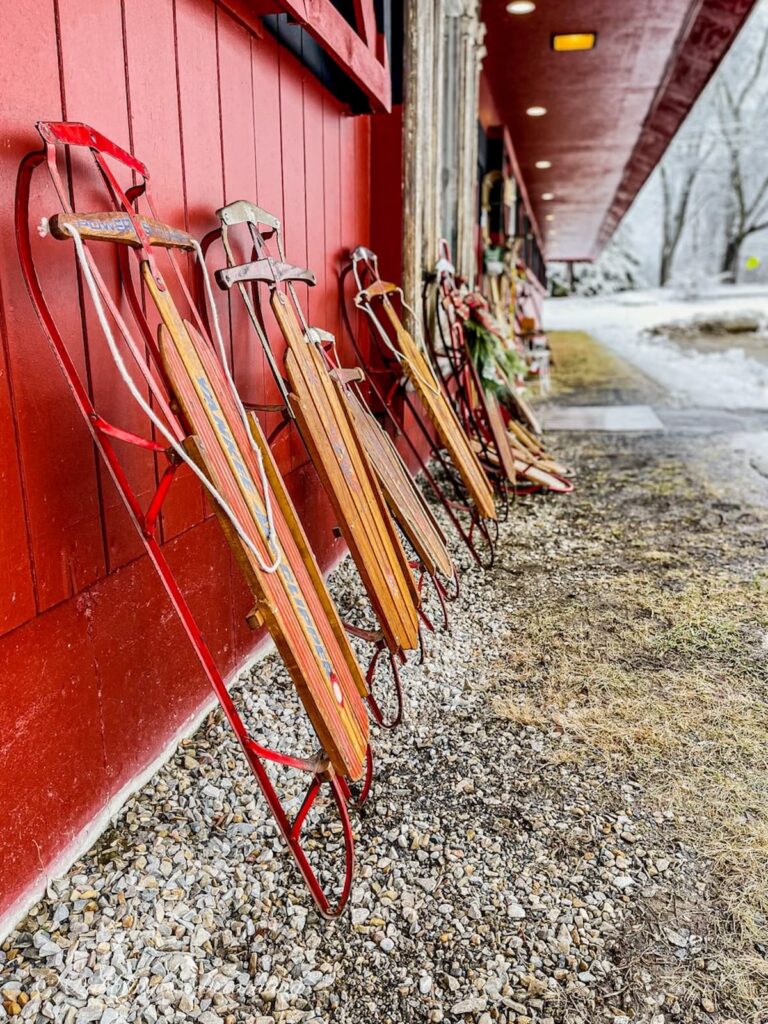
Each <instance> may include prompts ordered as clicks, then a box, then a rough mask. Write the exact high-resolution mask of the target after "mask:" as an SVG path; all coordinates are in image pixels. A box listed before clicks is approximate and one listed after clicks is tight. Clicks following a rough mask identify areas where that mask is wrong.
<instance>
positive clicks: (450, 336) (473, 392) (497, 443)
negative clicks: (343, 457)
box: [425, 240, 516, 495]
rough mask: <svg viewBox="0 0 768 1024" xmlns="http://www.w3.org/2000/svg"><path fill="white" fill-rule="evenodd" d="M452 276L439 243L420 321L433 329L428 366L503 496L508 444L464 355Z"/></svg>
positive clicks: (509, 466) (497, 412)
mask: <svg viewBox="0 0 768 1024" xmlns="http://www.w3.org/2000/svg"><path fill="white" fill-rule="evenodd" d="M455 275H456V272H455V269H454V266H453V263H452V262H451V254H450V251H449V249H448V244H447V242H445V240H441V242H440V256H439V259H438V261H437V264H436V267H435V308H434V315H433V316H431V315H429V314H428V315H427V316H426V317H425V320H426V322H427V323H428V324H429V323H431V322H433V323H434V328H433V329H431V330H428V331H427V339H428V342H429V344H430V349H431V353H432V361H433V363H434V365H435V366H437V367H439V368H441V370H442V376H443V381H444V383H445V390H446V392H447V393H448V394H449V395H450V396H451V398H452V400H453V405H454V409H455V410H456V414H457V416H458V417H459V419H460V420H461V422H462V423H463V425H464V429H465V431H466V432H467V435H468V436H469V437H470V438H472V439H473V440H474V441H475V448H476V451H477V452H478V454H479V455H480V458H481V459H482V460H483V462H484V464H485V465H486V466H487V467H490V468H491V476H492V478H493V479H494V480H495V481H496V485H497V488H498V490H499V492H500V493H501V494H502V495H506V491H507V486H508V485H510V486H512V487H514V486H515V482H516V472H515V465H514V460H513V457H512V451H511V449H510V446H509V438H508V436H507V432H506V429H505V426H504V417H503V416H502V412H501V408H500V406H499V403H498V400H497V399H496V397H495V395H493V394H490V393H489V392H487V391H486V390H485V389H484V388H483V383H482V381H481V379H480V374H479V372H478V368H477V365H476V364H475V361H474V360H473V358H472V354H471V352H470V349H469V344H468V342H467V339H466V336H465V332H464V319H465V317H464V316H462V311H461V303H460V296H459V290H458V286H457V283H456V276H455ZM426 294H427V292H426V291H425V295H426Z"/></svg>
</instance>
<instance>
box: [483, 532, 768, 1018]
mask: <svg viewBox="0 0 768 1024" xmlns="http://www.w3.org/2000/svg"><path fill="white" fill-rule="evenodd" d="M649 554H650V553H649ZM662 554H665V555H666V554H667V553H666V552H663V553H662ZM647 561H650V562H652V561H653V559H650V558H648V559H647ZM653 571H654V567H649V571H647V572H646V571H644V570H641V571H639V572H636V573H626V574H618V575H615V574H611V575H608V574H605V573H599V574H597V575H596V576H595V577H593V578H592V579H591V580H590V581H589V582H588V583H582V584H581V587H580V592H574V591H573V590H571V592H570V593H569V594H568V595H567V596H563V595H562V593H561V594H559V595H558V594H554V595H553V596H552V597H551V599H548V598H547V597H545V599H544V603H541V604H540V605H539V606H538V607H537V608H534V609H533V610H532V611H531V614H530V616H529V617H528V619H527V621H526V622H525V624H524V626H523V625H521V626H520V627H519V628H518V632H516V633H515V634H513V636H512V638H511V641H512V642H511V652H510V656H509V662H508V664H509V667H510V668H511V671H512V673H513V676H514V683H515V685H513V686H512V687H511V688H510V692H511V695H510V696H508V697H506V698H504V699H503V700H501V701H500V702H499V711H500V713H501V714H502V715H503V716H505V717H507V718H510V719H512V720H514V721H516V722H519V723H520V724H521V725H538V726H540V727H542V728H545V729H553V728H554V729H557V730H559V731H563V732H565V733H567V734H568V735H569V736H570V737H571V738H572V739H573V740H574V741H575V742H574V743H573V744H571V745H570V746H568V745H566V746H565V747H564V748H562V749H561V752H560V753H559V755H558V756H559V757H561V758H562V757H569V758H572V759H574V760H575V759H579V758H581V757H583V748H580V744H587V745H589V747H590V749H591V750H592V751H593V752H594V754H596V755H597V756H600V757H603V758H605V759H606V762H607V767H609V768H610V769H611V770H614V771H619V772H623V773H627V774H629V775H631V776H634V777H635V778H637V779H638V780H639V781H641V782H642V783H643V785H644V786H645V788H646V792H647V794H648V796H649V798H650V799H651V800H653V801H655V802H657V803H658V805H659V807H661V808H664V809H671V810H672V811H674V813H675V819H676V822H677V827H679V829H680V830H681V837H682V838H684V839H686V840H687V841H689V842H690V844H691V845H692V846H694V847H695V848H696V849H697V850H698V851H699V852H700V853H701V854H702V855H703V856H704V857H705V858H707V859H708V860H709V861H711V863H712V865H713V869H714V877H715V879H716V881H717V887H718V892H717V897H718V900H719V902H720V904H721V906H722V908H723V911H724V913H723V915H722V918H721V928H720V932H719V934H718V935H717V936H716V937H715V938H714V942H715V948H716V949H719V953H718V954H716V955H718V956H719V957H720V958H721V959H722V969H721V971H719V972H718V973H719V984H720V987H721V991H722V994H723V996H724V997H726V1001H727V1002H728V1003H730V1004H731V1005H734V1006H736V1007H738V1008H740V1011H741V1012H743V1013H744V1019H745V1020H747V1019H751V1020H754V1021H760V1022H762V1024H764V1022H765V1021H766V1020H768V960H766V958H765V953H766V951H768V649H767V647H766V635H767V634H766V629H768V580H767V579H766V576H764V575H758V576H756V577H754V578H753V579H743V578H739V577H736V576H735V575H731V574H728V573H722V574H717V575H711V576H708V577H702V576H700V575H699V574H698V573H694V572H691V571H687V572H685V571H683V570H681V569H671V570H669V571H668V572H666V573H665V574H664V575H663V579H662V581H661V582H660V580H659V579H658V577H657V576H654V575H652V573H653ZM520 688H522V690H521V689H520ZM521 693H524V694H525V695H521Z"/></svg>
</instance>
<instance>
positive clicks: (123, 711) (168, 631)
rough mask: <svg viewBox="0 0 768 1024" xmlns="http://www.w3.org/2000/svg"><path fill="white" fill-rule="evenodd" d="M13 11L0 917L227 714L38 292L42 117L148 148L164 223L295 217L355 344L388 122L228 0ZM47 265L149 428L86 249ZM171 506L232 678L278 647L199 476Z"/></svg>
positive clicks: (3, 40) (82, 202) (115, 406)
mask: <svg viewBox="0 0 768 1024" xmlns="http://www.w3.org/2000/svg"><path fill="white" fill-rule="evenodd" d="M0 9H1V10H2V23H3V31H2V33H0V94H2V97H3V100H2V104H0V127H1V128H2V137H3V142H4V145H3V148H2V152H0V217H1V218H2V222H1V223H0V334H1V335H2V363H0V476H1V478H2V494H3V526H2V530H1V531H0V569H1V570H2V574H3V580H4V586H3V588H2V591H1V592H0V661H1V663H2V665H3V677H4V684H3V687H2V690H0V719H1V720H2V722H3V727H2V729H0V806H2V808H3V820H4V822H5V825H6V827H4V828H3V829H1V830H0V879H1V880H2V882H1V883H0V922H1V921H2V917H3V915H6V917H7V916H8V915H9V914H10V913H12V909H13V908H14V906H19V905H21V904H23V902H24V901H25V899H26V898H28V896H29V894H30V893H31V892H32V891H33V890H34V889H35V887H36V886H37V885H39V883H40V882H41V880H42V879H43V878H44V876H45V874H46V872H47V871H48V869H49V868H50V867H51V865H52V864H54V863H55V862H56V861H57V859H61V858H62V857H66V855H67V851H69V850H74V849H75V848H76V846H77V845H78V843H79V842H81V841H82V837H83V834H84V833H83V830H84V829H86V827H87V826H88V824H89V822H92V821H93V820H94V818H96V817H97V816H98V814H99V812H100V811H101V810H102V809H103V808H105V807H106V806H107V804H108V803H109V801H110V800H111V799H113V798H114V797H115V795H116V794H118V793H120V791H121V790H124V789H125V787H126V786H128V785H129V784H130V783H131V780H133V779H134V778H135V777H136V776H137V775H138V774H140V773H141V771H142V770H143V769H144V768H146V766H147V765H149V764H150V763H151V762H152V761H153V760H154V759H155V758H156V757H157V756H158V755H159V754H160V753H161V752H162V751H163V750H164V749H165V748H166V746H167V744H168V743H169V741H170V740H171V738H172V737H173V736H174V735H176V734H177V733H178V732H179V730H181V729H182V728H183V727H184V724H185V723H188V722H189V720H190V717H191V716H193V715H194V713H195V712H196V711H198V710H199V709H200V708H201V706H202V705H203V704H204V702H205V701H206V699H207V697H208V688H207V686H206V684H205V682H204V681H203V678H202V674H201V672H200V670H199V669H198V666H197V663H196V661H195V659H194V658H193V656H192V653H191V650H190V648H189V646H188V644H187V643H186V640H185V637H184V635H183V633H182V630H181V628H180V626H179V625H178V623H177V622H176V620H175V618H174V617H173V615H172V614H171V611H170V606H169V604H168V602H167V600H166V598H165V596H164V592H163V591H162V589H161V587H160V585H159V583H158V581H157V579H156V577H155V575H154V572H153V571H152V569H151V567H150V565H149V564H148V562H147V560H146V559H145V558H144V557H143V556H142V555H141V554H140V551H141V546H140V544H139V541H138V538H137V537H136V536H135V534H134V532H133V529H132V527H131V525H130V523H129V520H128V517H127V515H126V514H125V513H124V511H123V508H122V505H121V504H120V501H119V499H118V498H117V495H116V494H115V492H114V490H113V488H112V485H111V482H110V480H109V478H108V476H107V474H106V473H105V472H104V471H103V467H102V466H101V465H100V464H99V463H98V461H97V459H96V457H95V453H94V449H93V446H92V444H91V441H90V439H89V435H88V433H87V431H86V429H85V427H84V425H83V424H82V422H81V421H80V419H79V414H78V413H77V411H76V409H75V405H74V402H73V401H72V399H71V397H70V395H69V392H68V390H67V387H66V384H65V382H64V379H63V377H62V375H61V373H60V371H59V369H58V366H57V365H56V364H55V363H54V359H53V356H52V354H51V353H50V351H49V349H48V346H47V342H46V340H45V339H44V337H43V335H42V332H41V330H40V329H39V327H38V323H37V320H36V318H35V315H34V313H33V310H32V306H31V304H30V302H29V299H28V297H27V294H26V291H25V288H24V285H23V282H22V279H21V274H20V272H19V266H18V258H17V254H16V247H15V241H14V231H13V219H12V218H13V193H14V186H15V177H16V171H17V168H18V164H19V161H20V159H21V157H22V156H23V155H24V154H25V153H26V152H28V151H29V150H30V149H32V148H37V147H38V145H39V139H38V137H37V135H36V133H35V131H34V123H35V121H36V120H38V119H48V120H57V119H68V120H78V121H85V122H86V123H90V124H92V125H93V126H94V127H96V128H98V129H99V130H100V131H102V132H103V133H104V134H106V135H107V136H110V137H111V138H112V139H114V140H115V141H116V142H117V143H119V144H120V145H122V146H124V147H126V148H128V149H131V150H133V151H134V152H135V153H136V155H137V156H138V157H139V158H140V159H141V160H143V161H144V162H145V163H146V164H147V165H148V167H149V169H150V172H151V174H152V184H153V189H154V194H155V199H156V202H157V205H158V207H159V210H160V211H161V216H162V217H163V219H165V220H167V221H168V222H170V223H173V224H178V225H180V226H185V227H186V228H187V229H188V230H190V231H191V232H193V233H194V234H195V235H196V236H198V237H201V236H202V235H203V234H205V233H206V232H207V231H208V230H210V229H211V228H212V227H214V226H215V219H214V217H213V211H214V210H215V209H216V208H217V207H219V206H220V205H222V203H224V202H229V201H231V200H234V199H240V198H253V199H254V200H256V201H257V202H258V203H259V204H260V205H262V206H264V207H266V208H267V209H269V210H272V211H274V212H276V213H278V215H281V216H282V217H283V219H284V226H285V235H286V243H287V253H288V258H289V259H290V260H291V262H294V263H299V264H304V263H306V264H308V265H309V266H310V267H312V268H313V269H314V270H315V272H316V274H317V278H318V284H317V287H316V288H315V289H314V290H313V291H312V293H311V296H310V298H309V311H310V316H311V319H312V320H313V321H314V322H315V323H318V324H322V325H323V326H325V327H327V328H329V329H331V330H333V331H337V332H339V333H341V332H340V323H339V296H338V286H337V275H338V270H339V265H340V261H341V258H342V255H343V253H344V252H345V251H346V250H348V249H349V248H350V247H352V246H354V245H356V244H358V243H363V244H370V237H369V234H370V232H369V222H370V209H369V195H370V189H369V185H370V124H369V118H367V117H350V116H347V114H346V113H345V111H344V109H343V108H342V106H341V105H340V104H339V103H338V102H337V101H336V100H335V99H334V98H333V97H332V96H331V95H330V94H329V93H328V92H327V91H326V90H325V89H324V88H323V87H322V86H321V85H320V84H319V83H318V82H317V81H316V80H315V79H314V78H313V77H312V76H311V75H310V74H309V73H308V72H306V71H305V69H303V68H302V66H301V65H300V64H299V63H298V62H297V61H296V60H295V59H294V58H293V57H292V56H291V55H289V54H288V53H286V52H285V51H284V50H283V49H282V48H280V47H279V46H278V44H277V43H276V41H275V40H274V39H273V38H272V37H271V36H270V35H269V34H267V33H263V32H262V31H261V29H260V27H259V23H258V21H254V23H253V25H247V24H244V23H243V22H242V21H239V20H237V19H236V18H235V17H234V16H233V15H232V14H231V13H230V12H229V11H228V10H227V8H226V7H225V6H224V5H223V4H218V3H214V2H212V0H130V2H127V0H123V2H121V0H101V2H99V3H96V4H94V3H88V2H85V0H56V2H54V0H31V2H29V3H25V4H13V3H10V2H9V0H4V2H3V3H2V6H1V8H0ZM76 166H79V165H76ZM74 191H75V200H76V203H77V204H78V205H79V206H80V208H81V209H82V208H85V209H87V208H89V207H90V208H93V204H95V203H98V205H99V206H101V207H103V206H104V200H103V197H99V195H98V194H97V193H96V191H95V189H92V186H91V184H90V183H89V182H88V181H86V180H85V179H84V178H82V177H80V176H79V175H78V176H76V181H75V184H74ZM33 203H34V209H33V216H34V217H35V218H37V217H40V216H43V215H46V214H50V213H53V212H56V209H57V205H56V200H55V197H54V195H53V191H52V189H51V187H50V185H49V184H48V183H47V182H46V181H44V179H43V176H42V175H41V176H40V177H39V178H38V185H37V187H36V188H35V190H34V200H33ZM38 255H39V257H40V258H41V259H42V260H43V261H44V262H43V267H44V275H43V276H44V281H45V285H46V288H47V291H48V292H49V294H51V295H55V302H54V306H55V308H56V309H57V311H58V314H59V320H60V323H61V324H63V325H64V327H65V330H66V337H67V340H68V343H69V344H70V351H71V352H72V354H73V356H74V358H75V360H76V362H77V364H78V366H79V367H80V368H81V369H82V370H83V372H84V373H86V372H87V375H88V377H89V380H90V386H91V389H92V393H93V395H94V396H95V398H96V399H97V402H98V403H101V404H102V406H103V407H104V409H105V411H106V412H108V414H109V415H110V416H111V417H113V418H114V419H115V420H116V421H117V422H118V423H119V424H120V425H122V426H126V427H128V428H135V429H139V430H143V427H144V425H143V424H142V423H141V414H140V413H139V412H138V410H137V409H136V408H135V407H133V406H132V404H131V399H130V398H129V397H128V396H127V394H126V393H125V389H124V388H123V387H122V385H118V384H117V383H116V375H115V371H114V368H113V367H112V366H111V364H110V360H109V357H108V355H107V354H106V349H105V346H104V344H103V339H102V338H101V336H100V334H99V331H98V327H97V324H96V322H95V318H94V317H93V315H92V311H91V310H88V309H86V313H85V315H84V316H83V315H82V314H81V310H80V307H79V305H78V301H77V277H76V269H75V264H74V260H73V254H72V251H71V248H70V247H69V246H65V245H61V244H60V243H54V242H52V241H51V240H50V239H48V240H46V241H41V242H40V244H39V246H38ZM106 271H107V273H109V274H111V276H112V279H114V276H115V275H114V270H113V269H110V267H109V265H107V267H106ZM221 301H222V303H224V302H225V301H226V300H225V299H224V298H222V300H221ZM221 308H222V310H223V312H224V314H225V322H227V318H226V314H227V310H226V308H225V306H224V305H222V307H221ZM228 318H229V320H231V326H232V332H233V338H234V352H233V358H234V363H235V370H236V376H237V379H238V382H239V384H240V386H241V388H242V390H243V393H244V396H245V397H246V399H249V400H252V401H262V402H263V401H265V400H266V401H267V402H269V401H270V400H272V401H274V400H275V399H274V397H273V396H274V394H275V392H274V388H273V386H272V383H271V381H268V380H267V378H266V376H265V373H264V365H263V358H262V357H261V356H260V355H257V354H256V353H255V351H254V350H253V349H250V348H249V346H250V339H249V338H248V337H247V336H245V320H244V316H243V314H242V311H241V310H240V309H239V307H238V306H237V305H236V304H235V303H234V302H233V303H232V305H231V309H230V310H229V317H228ZM278 457H279V461H280V464H281V466H282V468H283V470H284V471H285V472H286V473H287V474H288V476H287V479H288V484H289V487H290V489H291V492H292V494H293V496H294V498H295V500H296V502H297V505H298V507H299V512H300V514H301V515H302V518H303V520H304V522H305V523H306V524H307V527H308V530H309V533H310V539H311V541H312V542H313V544H314V547H315V551H316V552H317V553H318V556H319V558H320V561H321V563H322V564H323V566H324V567H328V566H329V565H330V564H331V563H333V562H334V561H335V560H337V559H338V557H340V556H341V554H342V552H343V548H342V546H341V543H340V542H339V541H337V540H335V539H334V537H333V534H332V532H331V531H332V526H333V520H332V516H331V513H330V510H329V508H328V505H327V503H326V501H325V499H324V497H323V495H322V491H321V488H320V486H319V483H318V481H317V479H316V477H315V475H314V472H313V470H312V469H311V467H310V466H308V464H307V459H306V456H305V453H304V451H303V448H302V447H301V444H300V443H299V441H298V439H297V438H296V437H295V436H292V435H291V434H286V435H285V437H284V439H283V440H282V441H281V443H280V444H279V446H278ZM127 459H128V462H129V466H130V472H131V478H132V480H133V482H134V484H135V485H136V487H137V489H138V490H139V491H140V492H141V493H142V495H143V497H144V500H145V501H146V499H147V496H148V494H149V493H151V490H152V488H153V486H154V484H155V481H156V476H155V473H156V470H155V467H154V465H153V463H152V461H151V457H150V456H148V455H147V454H146V453H144V452H142V451H138V450H132V451H129V452H128V453H127ZM174 490H175V493H174V492H172V494H171V498H170V501H169V504H168V507H167V511H166V512H165V515H164V522H163V531H164V534H163V535H164V538H165V542H166V550H167V553H168V555H169V557H170V559H171V562H172V564H173V566H174V567H175V568H176V570H177V571H178V573H179V576H180V579H181V581H182V583H183V584H185V586H186V588H187V590H188V593H189V595H190V599H191V603H192V606H193V609H194V610H195V612H196V613H198V615H199V620H200V622H201V624H202V627H203V631H204V633H205V635H206V637H207V639H208V640H209V642H210V643H211V645H212V647H213V649H214V652H215V654H216V655H217V657H218V660H219V662H220V664H221V666H222V668H223V670H224V671H225V672H227V673H229V672H232V671H233V670H234V669H235V668H236V667H237V666H238V665H239V664H241V663H242V662H243V661H244V659H246V658H247V656H248V655H249V654H250V653H251V652H252V651H253V650H254V648H255V645H256V642H257V641H258V640H259V639H260V638H259V637H258V636H254V635H253V634H251V633H249V631H248V630H247V628H246V627H245V625H244V620H243V617H244V614H245V613H246V611H247V610H248V608H249V607H250V604H251V603H252V602H251V601H250V600H249V597H248V595H247V594H246V591H245V588H244V586H243V584H242V582H241V580H240V577H239V574H238V572H237V570H236V569H235V567H234V565H233V561H232V559H231V557H230V554H229V551H228V549H227V547H226V544H225V543H224V540H223V538H222V536H221V534H220V531H219V529H218V527H217V525H216V523H215V521H214V520H213V519H212V517H211V512H210V508H209V507H208V506H207V504H206V502H205V501H204V500H203V497H202V494H201V493H200V490H199V487H198V485H197V483H196V482H195V481H194V479H193V478H192V477H191V475H187V476H186V477H185V476H184V475H183V474H182V475H181V479H180V481H179V482H178V483H177V484H174ZM11 823H13V824H11Z"/></svg>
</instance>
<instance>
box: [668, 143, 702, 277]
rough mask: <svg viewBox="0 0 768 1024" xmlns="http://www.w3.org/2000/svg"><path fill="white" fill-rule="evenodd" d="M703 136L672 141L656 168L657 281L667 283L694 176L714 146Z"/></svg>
mask: <svg viewBox="0 0 768 1024" xmlns="http://www.w3.org/2000/svg"><path fill="white" fill-rule="evenodd" d="M705 139H706V136H705V135H704V133H703V132H699V133H697V134H695V135H694V136H693V139H692V140H690V141H688V140H685V139H683V142H682V144H678V145H676V146H675V145H674V144H673V147H672V148H671V149H670V150H668V151H667V153H666V154H665V156H664V160H663V162H662V164H661V167H660V168H659V179H660V181H661V207H662V220H661V258H660V260H659V284H660V285H665V284H668V283H669V279H670V277H671V275H672V264H673V262H674V259H675V253H676V252H677V248H678V246H679V245H680V239H681V238H682V236H683V231H684V229H685V226H686V223H687V220H688V209H689V206H690V203H691V198H692V196H693V193H694V190H695V186H696V182H697V179H698V177H699V174H700V173H701V171H702V170H703V169H704V168H705V167H706V166H707V164H708V162H709V160H710V157H711V156H712V152H713V150H714V144H713V143H712V142H709V143H707V142H705Z"/></svg>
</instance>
